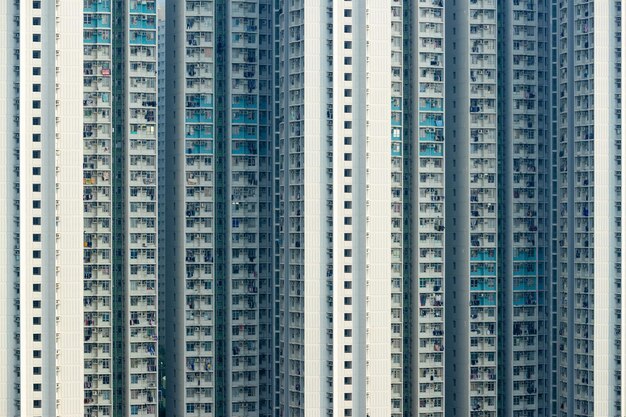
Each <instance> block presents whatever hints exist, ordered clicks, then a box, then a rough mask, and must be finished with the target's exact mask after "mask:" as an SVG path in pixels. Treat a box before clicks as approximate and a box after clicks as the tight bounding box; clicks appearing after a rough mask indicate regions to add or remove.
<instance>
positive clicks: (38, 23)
mask: <svg viewBox="0 0 626 417" xmlns="http://www.w3.org/2000/svg"><path fill="white" fill-rule="evenodd" d="M33 26H41V17H33Z"/></svg>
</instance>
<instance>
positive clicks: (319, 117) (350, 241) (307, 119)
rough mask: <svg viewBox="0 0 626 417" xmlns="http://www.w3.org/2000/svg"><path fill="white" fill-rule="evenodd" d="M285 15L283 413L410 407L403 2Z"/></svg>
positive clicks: (330, 5) (301, 8)
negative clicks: (405, 276) (406, 402)
mask: <svg viewBox="0 0 626 417" xmlns="http://www.w3.org/2000/svg"><path fill="white" fill-rule="evenodd" d="M439 13H441V9H440V8H439ZM278 19H279V22H278V23H279V30H278V33H277V35H278V36H279V48H280V68H279V83H280V86H279V89H280V90H279V91H280V93H279V109H280V112H281V113H280V114H279V115H278V123H279V133H280V152H279V158H280V159H279V161H278V164H279V169H280V189H279V195H280V203H279V204H280V207H279V210H280V226H279V236H277V239H278V240H279V245H280V267H279V273H280V279H281V281H280V298H279V303H280V312H279V326H280V329H279V334H280V340H279V343H280V348H279V350H280V358H279V371H280V386H279V401H280V409H279V411H280V415H283V416H320V415H343V416H350V415H354V416H366V415H369V416H380V415H385V416H401V415H402V414H403V411H404V403H403V399H404V398H405V396H406V393H403V377H404V370H403V367H404V358H403V355H404V351H403V348H404V346H403V331H404V329H403V327H404V326H403V307H404V305H403V302H404V300H403V266H404V265H403V228H404V224H403V198H404V193H403V186H404V185H403V180H404V179H403V169H404V165H403V152H404V151H403V147H402V143H403V128H404V126H403V114H402V109H403V77H404V69H403V65H404V63H403V48H404V38H403V37H404V29H403V19H404V11H403V3H402V2H401V1H358V2H345V1H289V2H287V1H283V2H280V10H279V11H278ZM433 53H434V55H437V52H436V51H433ZM435 59H436V58H435V57H433V60H435ZM429 76H432V74H429ZM436 89H437V87H433V91H432V92H433V94H435V93H434V91H435V90H436ZM433 106H434V107H437V104H434V105H433ZM433 113H436V110H434V111H433ZM433 117H434V118H435V119H437V118H439V116H433ZM435 125H436V124H435V121H433V126H435ZM431 148H432V149H430V150H429V151H427V152H433V154H435V153H436V152H437V150H436V148H437V145H432V146H431ZM432 277H433V278H436V277H437V275H436V274H435V275H432ZM430 284H432V282H430V283H429V289H430V288H431V285H430ZM432 297H433V299H432V300H430V298H429V302H431V301H432V302H435V297H436V296H435V294H433V296H432ZM439 297H441V295H440V296H439ZM439 302H440V303H441V302H442V301H441V300H440V301H439ZM435 309H436V308H435ZM430 330H431V328H430V327H429V331H430ZM436 339H437V337H435V338H434V339H432V340H426V339H424V343H425V344H426V345H427V347H426V350H428V351H429V352H432V351H433V350H435V349H436V346H435V345H436V344H437V343H438V342H437V340H436ZM424 361H425V363H428V364H429V365H428V366H425V368H426V367H431V368H435V367H436V365H434V363H433V362H434V361H436V354H434V353H428V354H425V355H424ZM424 371H425V372H427V373H429V372H430V370H426V369H424ZM429 375H430V374H429Z"/></svg>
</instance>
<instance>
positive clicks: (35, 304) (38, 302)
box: [33, 300, 41, 308]
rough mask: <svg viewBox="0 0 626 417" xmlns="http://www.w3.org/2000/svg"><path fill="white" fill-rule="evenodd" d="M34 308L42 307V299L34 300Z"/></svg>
mask: <svg viewBox="0 0 626 417" xmlns="http://www.w3.org/2000/svg"><path fill="white" fill-rule="evenodd" d="M33 308H41V300H34V301H33Z"/></svg>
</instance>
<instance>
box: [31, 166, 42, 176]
mask: <svg viewBox="0 0 626 417" xmlns="http://www.w3.org/2000/svg"><path fill="white" fill-rule="evenodd" d="M33 175H41V167H33Z"/></svg>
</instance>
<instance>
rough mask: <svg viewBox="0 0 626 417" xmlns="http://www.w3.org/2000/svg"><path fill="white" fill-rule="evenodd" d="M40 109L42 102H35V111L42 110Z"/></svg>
mask: <svg viewBox="0 0 626 417" xmlns="http://www.w3.org/2000/svg"><path fill="white" fill-rule="evenodd" d="M40 108H41V101H39V100H33V109H40Z"/></svg>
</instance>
